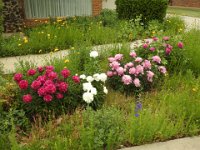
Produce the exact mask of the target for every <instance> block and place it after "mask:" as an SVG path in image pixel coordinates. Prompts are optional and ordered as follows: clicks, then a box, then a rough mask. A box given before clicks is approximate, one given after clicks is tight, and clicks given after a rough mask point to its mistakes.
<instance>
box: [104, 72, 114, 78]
mask: <svg viewBox="0 0 200 150" xmlns="http://www.w3.org/2000/svg"><path fill="white" fill-rule="evenodd" d="M106 74H107V76H108V77H112V76H113V75H114V74H113V72H112V71H108V72H107V73H106Z"/></svg>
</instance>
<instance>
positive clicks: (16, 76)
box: [14, 73, 23, 82]
mask: <svg viewBox="0 0 200 150" xmlns="http://www.w3.org/2000/svg"><path fill="white" fill-rule="evenodd" d="M22 78H23V75H22V74H21V73H16V74H15V75H14V80H15V81H16V82H19V81H21V80H22Z"/></svg>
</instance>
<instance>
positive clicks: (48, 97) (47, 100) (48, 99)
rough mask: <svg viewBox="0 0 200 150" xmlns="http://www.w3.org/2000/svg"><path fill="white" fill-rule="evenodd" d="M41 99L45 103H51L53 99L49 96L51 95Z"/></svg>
mask: <svg viewBox="0 0 200 150" xmlns="http://www.w3.org/2000/svg"><path fill="white" fill-rule="evenodd" d="M43 99H44V101H45V102H47V103H48V102H51V101H52V99H53V97H52V96H51V95H45V96H44V97H43Z"/></svg>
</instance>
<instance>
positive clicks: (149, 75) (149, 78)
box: [147, 71, 154, 82]
mask: <svg viewBox="0 0 200 150" xmlns="http://www.w3.org/2000/svg"><path fill="white" fill-rule="evenodd" d="M153 76H154V73H153V72H152V71H147V80H148V81H149V82H153Z"/></svg>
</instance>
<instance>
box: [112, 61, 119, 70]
mask: <svg viewBox="0 0 200 150" xmlns="http://www.w3.org/2000/svg"><path fill="white" fill-rule="evenodd" d="M119 66H120V63H119V62H117V61H113V62H112V63H111V64H110V67H112V69H113V70H116V69H117V68H119Z"/></svg>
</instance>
